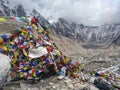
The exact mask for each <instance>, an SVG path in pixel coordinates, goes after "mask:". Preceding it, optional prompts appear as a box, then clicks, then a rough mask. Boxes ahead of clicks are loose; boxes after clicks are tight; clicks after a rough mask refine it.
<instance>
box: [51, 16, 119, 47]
mask: <svg viewBox="0 0 120 90" xmlns="http://www.w3.org/2000/svg"><path fill="white" fill-rule="evenodd" d="M51 28H53V29H54V30H55V32H56V33H57V34H60V35H63V36H66V37H69V38H71V39H74V40H77V41H78V42H82V43H87V44H89V45H98V46H99V45H100V46H104V45H106V44H107V45H108V44H113V43H114V44H116V45H120V24H104V25H101V26H85V25H83V24H76V23H72V24H70V23H69V22H67V21H65V19H63V18H60V19H59V20H58V22H56V23H52V25H51Z"/></svg>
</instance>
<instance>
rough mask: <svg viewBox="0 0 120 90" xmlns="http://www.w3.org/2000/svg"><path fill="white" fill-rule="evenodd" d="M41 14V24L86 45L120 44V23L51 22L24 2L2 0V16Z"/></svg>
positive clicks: (0, 9)
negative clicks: (93, 24)
mask: <svg viewBox="0 0 120 90" xmlns="http://www.w3.org/2000/svg"><path fill="white" fill-rule="evenodd" d="M36 14H37V15H39V21H40V24H42V25H46V27H49V28H51V29H52V31H53V32H54V33H56V34H59V35H63V36H66V37H68V38H71V39H73V40H76V41H78V42H81V43H85V44H84V46H86V45H87V46H86V47H95V46H101V47H102V46H106V45H107V46H108V45H111V44H115V45H120V23H117V24H103V25H101V26H85V25H83V24H76V23H71V22H67V21H66V20H65V19H64V18H59V19H58V21H57V22H53V23H49V22H48V21H47V20H46V19H45V18H44V17H43V16H41V15H40V13H38V11H37V10H35V9H34V7H33V8H30V9H26V8H25V6H24V5H22V4H18V3H17V4H15V3H14V5H11V4H10V2H9V0H0V16H26V15H36Z"/></svg>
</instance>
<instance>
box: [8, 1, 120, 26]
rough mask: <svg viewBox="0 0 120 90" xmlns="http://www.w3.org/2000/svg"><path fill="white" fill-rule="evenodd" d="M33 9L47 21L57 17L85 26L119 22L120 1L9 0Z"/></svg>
mask: <svg viewBox="0 0 120 90" xmlns="http://www.w3.org/2000/svg"><path fill="white" fill-rule="evenodd" d="M10 1H14V2H15V3H16V2H17V3H22V4H24V6H25V8H26V9H31V8H35V9H37V10H38V11H39V12H40V13H41V15H42V16H44V17H45V18H46V19H48V20H57V19H58V18H59V17H62V18H65V19H66V20H68V21H71V22H76V23H83V24H86V25H100V24H104V23H118V22H120V0H10Z"/></svg>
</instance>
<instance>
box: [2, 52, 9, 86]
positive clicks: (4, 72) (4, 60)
mask: <svg viewBox="0 0 120 90" xmlns="http://www.w3.org/2000/svg"><path fill="white" fill-rule="evenodd" d="M10 68H11V65H10V59H9V57H8V56H6V55H3V54H0V88H1V87H2V86H3V85H4V84H5V82H6V81H7V78H8V76H9V72H10Z"/></svg>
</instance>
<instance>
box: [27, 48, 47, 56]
mask: <svg viewBox="0 0 120 90" xmlns="http://www.w3.org/2000/svg"><path fill="white" fill-rule="evenodd" d="M47 53H48V52H47V49H46V47H38V48H37V49H30V50H29V57H31V58H38V57H41V56H43V55H45V54H47Z"/></svg>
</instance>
